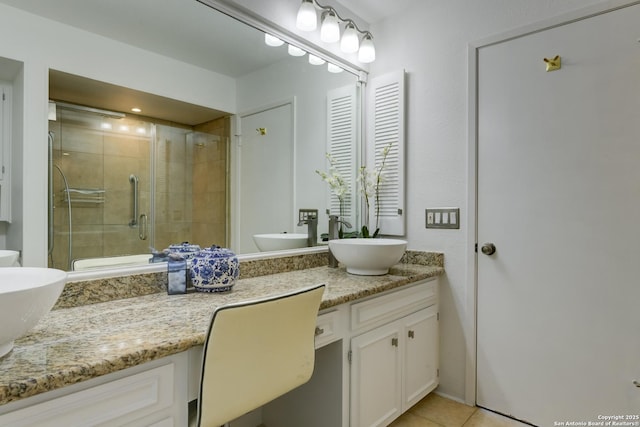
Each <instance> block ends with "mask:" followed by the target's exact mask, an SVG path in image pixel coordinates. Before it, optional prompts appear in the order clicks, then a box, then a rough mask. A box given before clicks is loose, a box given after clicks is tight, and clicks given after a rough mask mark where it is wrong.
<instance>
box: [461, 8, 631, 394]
mask: <svg viewBox="0 0 640 427" xmlns="http://www.w3.org/2000/svg"><path fill="white" fill-rule="evenodd" d="M636 4H640V0H605V1H603V2H602V3H599V4H595V5H590V6H586V7H582V8H580V9H576V10H573V11H570V12H566V13H562V14H559V15H556V16H552V17H550V18H547V19H544V20H542V21H538V22H535V23H532V24H527V25H524V26H521V27H518V28H515V29H513V30H509V31H507V32H503V33H500V34H496V35H494V36H491V37H487V38H483V39H480V40H476V41H474V42H471V43H469V45H468V48H467V54H468V67H469V68H468V73H467V75H468V112H467V124H468V131H467V135H468V146H467V153H468V157H467V159H468V164H467V171H468V173H467V178H468V181H467V184H468V187H467V188H468V189H469V191H468V193H467V218H466V219H467V224H468V227H467V252H466V260H467V262H466V272H467V274H466V290H467V292H466V294H467V298H466V312H467V322H466V325H465V326H466V327H465V330H466V331H467V334H466V335H465V347H466V349H467V351H466V356H465V397H464V400H465V403H466V404H468V405H472V406H475V405H476V390H477V388H476V387H477V357H476V354H477V349H478V336H477V322H478V318H477V303H478V259H477V252H476V245H477V243H478V223H477V221H478V215H477V206H478V113H479V111H478V71H479V70H478V62H479V61H478V57H479V54H480V49H481V48H483V47H488V46H491V45H493V44H498V43H502V42H506V41H509V40H512V39H516V38H520V37H524V36H527V35H530V34H534V33H538V32H541V31H545V30H549V29H552V28H555V27H559V26H562V25H566V24H570V23H572V22H576V21H581V20H584V19H588V18H591V17H594V16H597V15H602V14H604V13H608V12H612V11H614V10H617V9H623V8H625V7H629V6H633V5H636Z"/></svg>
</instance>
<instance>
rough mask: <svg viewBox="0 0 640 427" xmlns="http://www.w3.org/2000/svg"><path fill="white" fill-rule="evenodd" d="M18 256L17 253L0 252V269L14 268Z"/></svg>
mask: <svg viewBox="0 0 640 427" xmlns="http://www.w3.org/2000/svg"><path fill="white" fill-rule="evenodd" d="M18 255H20V253H19V252H18V251H8V250H4V249H2V250H0V267H11V266H14V265H15V263H16V261H18Z"/></svg>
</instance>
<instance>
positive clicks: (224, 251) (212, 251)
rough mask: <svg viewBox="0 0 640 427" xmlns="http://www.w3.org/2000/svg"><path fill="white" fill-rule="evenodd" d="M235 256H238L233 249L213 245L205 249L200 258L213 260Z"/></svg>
mask: <svg viewBox="0 0 640 427" xmlns="http://www.w3.org/2000/svg"><path fill="white" fill-rule="evenodd" d="M235 255H236V254H235V253H233V251H232V250H231V249H228V248H221V247H220V246H218V245H212V246H211V247H209V248H204V249H202V250H201V251H200V253H199V254H198V256H201V257H212V258H228V257H232V256H235Z"/></svg>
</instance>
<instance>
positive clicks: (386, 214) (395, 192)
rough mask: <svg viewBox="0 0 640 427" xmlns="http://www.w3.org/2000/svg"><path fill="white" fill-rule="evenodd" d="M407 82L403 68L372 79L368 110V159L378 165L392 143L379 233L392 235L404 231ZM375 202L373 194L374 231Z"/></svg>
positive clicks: (372, 223) (371, 216) (381, 196)
mask: <svg viewBox="0 0 640 427" xmlns="http://www.w3.org/2000/svg"><path fill="white" fill-rule="evenodd" d="M404 81H405V73H404V70H400V71H395V72H392V73H389V74H385V75H382V76H379V77H376V78H373V79H371V83H370V91H369V93H370V96H371V100H372V102H371V103H370V104H369V105H370V106H371V107H372V108H369V109H368V113H369V114H368V120H367V121H368V124H369V126H368V132H367V133H368V135H367V140H366V141H367V146H366V149H367V159H368V160H369V162H373V164H375V168H378V167H379V166H380V164H381V162H382V152H383V150H384V148H385V147H387V146H388V145H389V144H391V149H390V151H389V153H388V155H387V158H386V162H385V165H384V170H383V181H382V183H381V185H380V187H379V201H380V209H379V227H380V234H383V235H391V236H403V235H404V234H405V192H404V181H405V179H404V146H405V142H404V123H405V118H404V109H405V82H404ZM371 150H373V153H372V152H371ZM369 164H371V163H369ZM371 169H372V168H371ZM375 203H376V202H375V197H374V200H373V202H372V203H370V205H371V207H370V211H369V224H370V229H371V231H372V232H373V230H375V224H376V218H375V213H376V207H375Z"/></svg>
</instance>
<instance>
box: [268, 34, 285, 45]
mask: <svg viewBox="0 0 640 427" xmlns="http://www.w3.org/2000/svg"><path fill="white" fill-rule="evenodd" d="M264 42H265V44H266V45H267V46H273V47H278V46H282V45H283V44H284V42H283V41H282V40H280V39H279V38H277V37H276V36H272V35H271V34H267V33H264Z"/></svg>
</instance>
